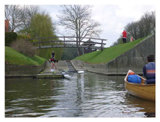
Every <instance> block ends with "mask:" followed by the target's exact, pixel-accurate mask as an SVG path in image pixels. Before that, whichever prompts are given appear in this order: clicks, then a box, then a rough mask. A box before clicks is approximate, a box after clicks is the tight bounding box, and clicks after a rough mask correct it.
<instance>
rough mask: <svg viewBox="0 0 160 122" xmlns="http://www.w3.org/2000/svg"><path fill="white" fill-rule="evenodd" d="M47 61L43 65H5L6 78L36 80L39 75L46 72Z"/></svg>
mask: <svg viewBox="0 0 160 122" xmlns="http://www.w3.org/2000/svg"><path fill="white" fill-rule="evenodd" d="M46 63H47V61H45V62H44V63H43V65H39V66H36V65H8V64H5V78H22V77H32V78H36V76H37V74H39V73H40V72H41V71H43V70H44V68H45V66H46Z"/></svg>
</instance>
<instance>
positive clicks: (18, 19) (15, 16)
mask: <svg viewBox="0 0 160 122" xmlns="http://www.w3.org/2000/svg"><path fill="white" fill-rule="evenodd" d="M39 10H40V9H39V6H34V5H26V6H25V5H23V6H22V5H5V19H7V20H9V24H10V29H11V31H15V30H23V29H24V30H25V31H26V30H27V29H28V28H29V26H30V23H31V18H32V17H33V16H34V15H35V14H36V13H38V12H39Z"/></svg>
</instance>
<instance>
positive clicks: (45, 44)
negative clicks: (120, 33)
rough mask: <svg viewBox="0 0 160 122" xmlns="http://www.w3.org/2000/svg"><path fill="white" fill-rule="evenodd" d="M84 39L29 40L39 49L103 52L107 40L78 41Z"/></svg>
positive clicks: (50, 38)
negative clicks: (72, 49) (85, 49)
mask: <svg viewBox="0 0 160 122" xmlns="http://www.w3.org/2000/svg"><path fill="white" fill-rule="evenodd" d="M79 39H82V37H74V36H58V37H39V38H33V39H29V40H28V41H31V40H32V41H31V43H33V45H34V46H35V47H36V48H38V49H44V48H88V49H101V50H103V48H104V45H106V43H105V41H107V39H100V38H90V37H83V41H77V40H79Z"/></svg>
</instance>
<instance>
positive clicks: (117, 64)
mask: <svg viewBox="0 0 160 122" xmlns="http://www.w3.org/2000/svg"><path fill="white" fill-rule="evenodd" d="M149 54H155V35H152V36H150V37H148V38H147V39H145V40H143V41H141V43H139V44H137V45H136V46H135V47H134V48H132V49H130V50H128V51H127V52H125V53H124V54H122V55H120V56H118V57H117V58H115V59H114V60H112V61H110V62H109V63H107V64H89V63H85V62H83V61H79V60H72V63H73V64H74V67H75V69H77V70H88V71H91V72H96V73H101V74H126V72H127V71H128V70H129V69H131V70H133V71H135V72H136V73H138V74H142V68H143V66H144V65H145V64H146V63H147V56H148V55H149Z"/></svg>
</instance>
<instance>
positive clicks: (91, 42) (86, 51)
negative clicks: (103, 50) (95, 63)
mask: <svg viewBox="0 0 160 122" xmlns="http://www.w3.org/2000/svg"><path fill="white" fill-rule="evenodd" d="M83 45H85V46H88V47H87V48H84V54H86V53H90V52H93V51H97V49H92V48H89V47H90V46H94V45H95V42H93V41H90V40H88V41H86V42H84V43H83Z"/></svg>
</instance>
